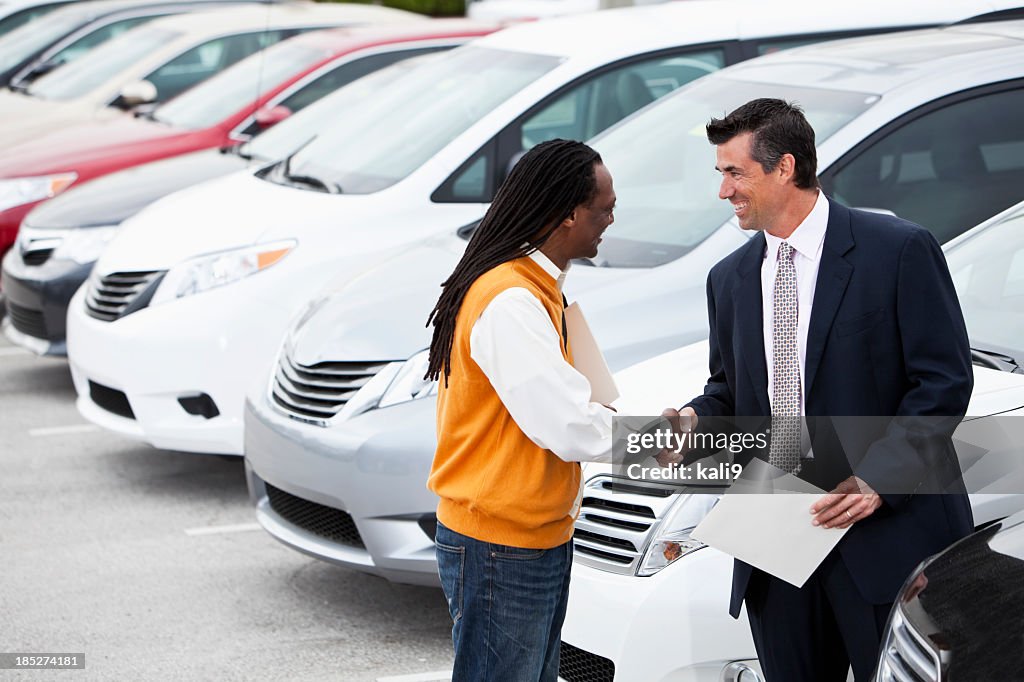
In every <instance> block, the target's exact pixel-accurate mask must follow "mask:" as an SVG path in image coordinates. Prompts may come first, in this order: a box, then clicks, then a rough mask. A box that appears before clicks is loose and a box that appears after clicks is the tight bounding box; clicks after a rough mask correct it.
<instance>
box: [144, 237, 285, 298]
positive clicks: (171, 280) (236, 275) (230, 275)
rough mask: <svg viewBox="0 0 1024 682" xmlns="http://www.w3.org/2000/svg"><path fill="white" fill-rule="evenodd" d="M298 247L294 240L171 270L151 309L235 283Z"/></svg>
mask: <svg viewBox="0 0 1024 682" xmlns="http://www.w3.org/2000/svg"><path fill="white" fill-rule="evenodd" d="M297 244H298V242H297V241H295V240H294V239H292V240H287V241H281V242H273V243H271V244H257V245H255V246H246V247H243V248H240V249H231V250H230V251H221V252H218V253H211V254H207V255H205V256H199V257H198V258H193V259H191V260H187V261H185V262H183V263H179V264H178V265H175V266H174V267H173V268H171V269H170V270H169V271H168V272H167V274H166V275H164V278H163V280H162V281H161V282H160V287H159V288H158V289H157V290H156V293H155V294H153V300H152V301H151V302H150V305H156V304H158V303H163V302H165V301H171V300H174V299H176V298H183V297H185V296H191V295H192V294H198V293H200V292H203V291H208V290H210V289H215V288H217V287H221V286H224V285H225V284H231V283H232V282H237V281H238V280H240V279H244V278H246V277H248V276H249V275H255V274H256V273H257V272H262V271H263V270H266V269H267V268H269V267H270V266H272V265H274V264H275V263H278V262H280V260H281V259H282V258H284V257H285V256H286V255H288V253H289V252H290V251H291V250H292V249H294V248H295V247H296V245H297Z"/></svg>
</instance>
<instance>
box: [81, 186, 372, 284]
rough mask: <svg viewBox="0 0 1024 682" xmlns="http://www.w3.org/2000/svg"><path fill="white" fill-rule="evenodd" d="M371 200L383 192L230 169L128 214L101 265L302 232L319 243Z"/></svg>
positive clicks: (140, 265) (138, 262)
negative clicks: (313, 187) (292, 183)
mask: <svg viewBox="0 0 1024 682" xmlns="http://www.w3.org/2000/svg"><path fill="white" fill-rule="evenodd" d="M370 204H373V205H377V206H379V205H380V200H379V199H376V198H375V197H374V196H373V195H367V196H357V195H352V196H345V195H336V194H323V193H320V192H312V191H306V190H301V189H295V188H292V187H285V186H283V185H277V184H274V183H272V182H266V181H263V180H260V179H259V178H256V177H255V176H254V175H253V173H251V172H250V171H248V170H246V171H241V172H239V173H232V174H231V175H227V176H225V177H222V178H216V179H214V180H210V181H208V182H204V183H202V184H200V185H196V186H195V187H189V188H187V189H184V190H182V191H180V192H175V193H174V194H171V195H169V196H166V197H163V198H162V199H160V200H158V201H157V202H155V203H153V204H151V205H150V206H148V207H146V208H145V209H143V210H142V211H140V212H139V213H137V214H136V215H134V216H132V217H131V218H129V219H128V220H126V221H125V222H124V223H123V225H122V229H121V231H120V232H119V233H118V235H117V236H116V237H115V238H114V240H113V241H111V243H110V244H109V245H108V246H107V249H106V250H105V251H104V252H103V256H102V257H101V258H100V260H99V261H98V262H97V269H98V272H100V273H108V272H118V271H123V270H166V269H168V268H170V267H172V266H174V265H176V264H178V263H180V262H182V261H184V260H187V259H189V258H193V257H195V256H200V255H204V254H209V253H215V252H217V251H224V250H229V249H234V248H240V247H244V246H248V245H250V244H256V243H261V242H271V241H278V240H282V239H291V238H296V237H298V239H299V247H300V248H301V247H302V245H303V242H304V241H307V240H308V241H309V242H310V243H312V244H314V245H316V243H317V241H318V239H319V240H320V241H323V235H324V234H330V235H333V234H337V233H338V230H339V229H342V226H343V225H344V223H346V222H347V221H348V220H349V219H354V218H355V214H356V212H357V211H358V210H359V208H360V207H363V206H367V205H370ZM297 216H301V218H297ZM299 235H301V236H299Z"/></svg>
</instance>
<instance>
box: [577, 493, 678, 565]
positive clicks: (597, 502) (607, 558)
mask: <svg viewBox="0 0 1024 682" xmlns="http://www.w3.org/2000/svg"><path fill="white" fill-rule="evenodd" d="M673 492H676V491H674V490H673V489H672V488H671V487H668V486H662V485H657V484H641V483H636V482H633V481H629V480H627V479H622V478H615V477H612V476H598V477H596V478H594V479H592V480H591V481H589V482H588V483H587V485H586V488H585V489H584V491H583V503H582V505H581V506H580V515H579V518H577V519H576V530H575V532H574V533H573V546H574V548H575V556H576V560H577V561H579V562H580V563H581V564H586V565H588V566H593V567H595V568H599V569H601V570H604V571H610V572H612V573H623V574H628V575H632V574H635V573H636V570H637V567H638V566H639V564H640V561H641V558H642V557H643V554H644V550H645V549H646V548H647V544H648V543H649V542H650V540H651V533H652V531H653V529H654V528H656V527H657V525H658V523H659V522H660V520H661V518H662V517H663V516H664V514H665V512H666V511H667V510H668V508H669V506H670V505H671V504H672V501H673V500H672V498H671V496H672V494H673Z"/></svg>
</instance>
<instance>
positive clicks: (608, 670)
mask: <svg viewBox="0 0 1024 682" xmlns="http://www.w3.org/2000/svg"><path fill="white" fill-rule="evenodd" d="M558 676H559V677H561V678H562V679H564V680H566V682H612V680H614V679H615V664H614V663H612V662H611V661H610V660H609V659H607V658H604V657H602V656H598V655H597V654H592V653H590V652H589V651H584V650H583V649H578V648H576V647H574V646H573V645H572V644H566V643H565V642H562V646H561V650H560V651H559V660H558Z"/></svg>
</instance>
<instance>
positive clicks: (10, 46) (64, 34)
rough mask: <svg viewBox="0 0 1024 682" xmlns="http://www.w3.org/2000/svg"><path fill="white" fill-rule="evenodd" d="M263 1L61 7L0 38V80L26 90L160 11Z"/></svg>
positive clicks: (121, 0)
mask: <svg viewBox="0 0 1024 682" xmlns="http://www.w3.org/2000/svg"><path fill="white" fill-rule="evenodd" d="M263 1H266V0H96V1H95V2H78V3H74V4H71V5H68V6H67V7H60V8H58V9H55V10H53V11H52V12H49V13H48V14H46V15H45V16H42V17H39V18H38V19H36V20H34V21H32V22H31V23H29V24H26V25H24V26H21V27H20V28H17V29H15V30H13V31H11V32H10V33H8V34H6V35H4V37H3V40H2V41H0V86H5V85H6V86H7V87H10V88H11V89H15V90H19V89H20V90H24V89H25V88H27V87H28V86H29V85H30V84H31V82H32V81H33V80H35V79H36V78H38V77H39V76H42V75H43V74H45V73H48V72H50V71H52V70H53V69H55V68H57V67H58V66H61V65H62V64H66V63H68V62H70V61H73V60H74V59H76V58H77V57H80V56H81V55H83V54H84V53H85V52H87V51H88V50H90V49H92V48H94V47H96V46H97V45H99V44H101V43H104V42H106V41H108V40H110V39H111V38H114V37H116V36H118V35H120V34H122V33H124V32H125V31H127V30H129V29H132V28H134V27H136V26H138V25H139V24H143V23H145V22H147V21H150V20H152V19H156V18H158V17H165V16H168V15H170V14H180V13H182V12H189V11H191V10H194V9H196V7H204V6H210V7H219V6H223V5H227V4H235V3H239V2H263Z"/></svg>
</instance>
